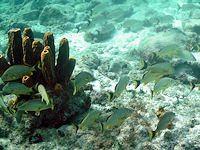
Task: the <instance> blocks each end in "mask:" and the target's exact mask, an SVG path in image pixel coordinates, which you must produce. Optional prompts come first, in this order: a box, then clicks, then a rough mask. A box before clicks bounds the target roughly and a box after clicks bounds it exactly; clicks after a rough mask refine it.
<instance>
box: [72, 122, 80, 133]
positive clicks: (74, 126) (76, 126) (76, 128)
mask: <svg viewBox="0 0 200 150" xmlns="http://www.w3.org/2000/svg"><path fill="white" fill-rule="evenodd" d="M72 126H73V128H74V130H75V134H77V132H78V129H79V127H78V125H76V124H72Z"/></svg>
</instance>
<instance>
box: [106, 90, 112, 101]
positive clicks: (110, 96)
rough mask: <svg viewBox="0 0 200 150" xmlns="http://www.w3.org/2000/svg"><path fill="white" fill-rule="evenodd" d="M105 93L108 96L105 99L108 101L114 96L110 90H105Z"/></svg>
mask: <svg viewBox="0 0 200 150" xmlns="http://www.w3.org/2000/svg"><path fill="white" fill-rule="evenodd" d="M105 94H106V95H107V96H108V99H107V100H108V101H109V102H110V101H111V100H112V99H113V97H114V96H113V95H114V94H113V93H112V92H108V91H106V93H105Z"/></svg>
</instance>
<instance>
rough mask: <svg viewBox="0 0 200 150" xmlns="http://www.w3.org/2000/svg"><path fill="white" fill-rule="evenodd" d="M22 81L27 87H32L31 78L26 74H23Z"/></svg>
mask: <svg viewBox="0 0 200 150" xmlns="http://www.w3.org/2000/svg"><path fill="white" fill-rule="evenodd" d="M22 83H23V84H24V85H26V86H27V87H33V85H34V82H33V79H32V78H31V77H30V76H28V75H25V76H23V78H22Z"/></svg>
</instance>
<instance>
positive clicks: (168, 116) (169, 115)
mask: <svg viewBox="0 0 200 150" xmlns="http://www.w3.org/2000/svg"><path fill="white" fill-rule="evenodd" d="M174 117H175V113H173V112H171V111H167V112H166V113H165V114H164V115H163V117H162V118H161V119H160V121H159V122H158V125H157V127H156V130H154V131H152V130H148V132H149V135H150V141H152V139H153V138H154V137H155V135H156V134H159V132H160V131H161V130H164V129H166V128H168V126H169V124H171V123H172V121H173V119H174Z"/></svg>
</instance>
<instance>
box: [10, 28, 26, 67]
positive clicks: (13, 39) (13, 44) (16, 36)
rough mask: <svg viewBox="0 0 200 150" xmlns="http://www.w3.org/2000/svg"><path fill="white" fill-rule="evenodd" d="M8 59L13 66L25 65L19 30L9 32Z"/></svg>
mask: <svg viewBox="0 0 200 150" xmlns="http://www.w3.org/2000/svg"><path fill="white" fill-rule="evenodd" d="M8 39H9V40H8V51H7V57H8V59H9V62H10V64H11V65H14V64H22V63H23V50H22V37H21V31H20V29H19V28H17V29H12V30H10V31H8Z"/></svg>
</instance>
